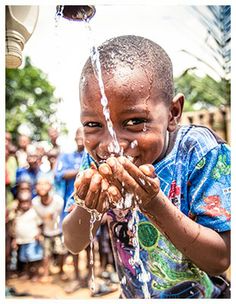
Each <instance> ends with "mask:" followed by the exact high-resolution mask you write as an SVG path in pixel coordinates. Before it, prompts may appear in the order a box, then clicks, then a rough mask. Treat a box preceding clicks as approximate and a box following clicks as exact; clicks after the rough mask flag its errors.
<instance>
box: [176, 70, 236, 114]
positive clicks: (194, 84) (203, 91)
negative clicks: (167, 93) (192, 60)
mask: <svg viewBox="0 0 236 304" xmlns="http://www.w3.org/2000/svg"><path fill="white" fill-rule="evenodd" d="M175 85H176V91H177V92H182V93H183V94H184V95H185V99H186V101H185V106H184V111H194V110H200V109H203V108H205V109H208V108H210V107H220V106H224V105H229V104H230V82H229V81H228V80H226V79H224V78H222V79H221V80H220V81H216V80H215V79H213V78H212V77H210V76H209V75H206V76H204V77H199V76H197V75H196V74H194V72H193V71H192V70H190V69H189V70H187V71H185V73H184V74H182V75H181V76H179V77H177V78H176V79H175Z"/></svg>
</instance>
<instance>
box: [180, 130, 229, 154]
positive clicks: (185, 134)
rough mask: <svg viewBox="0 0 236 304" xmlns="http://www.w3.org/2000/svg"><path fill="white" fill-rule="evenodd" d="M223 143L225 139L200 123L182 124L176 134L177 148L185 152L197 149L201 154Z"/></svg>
mask: <svg viewBox="0 0 236 304" xmlns="http://www.w3.org/2000/svg"><path fill="white" fill-rule="evenodd" d="M225 143H226V142H225V140H224V139H222V138H220V137H219V136H218V135H217V134H216V133H215V132H214V131H213V130H211V129H209V128H208V127H205V126H201V125H189V126H182V127H181V128H180V130H179V132H178V136H177V144H178V149H183V151H185V152H187V153H191V152H192V151H193V150H195V151H196V150H197V153H198V154H199V155H202V156H203V155H204V154H207V153H208V152H209V151H210V150H212V149H214V148H216V147H217V146H218V145H221V144H225Z"/></svg>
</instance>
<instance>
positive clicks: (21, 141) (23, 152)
mask: <svg viewBox="0 0 236 304" xmlns="http://www.w3.org/2000/svg"><path fill="white" fill-rule="evenodd" d="M30 143H31V139H30V137H29V136H27V135H24V134H20V135H19V136H18V139H17V146H18V148H17V151H16V158H17V163H18V167H19V168H26V167H28V165H29V164H28V161H27V156H28V153H27V147H28V146H29V145H30Z"/></svg>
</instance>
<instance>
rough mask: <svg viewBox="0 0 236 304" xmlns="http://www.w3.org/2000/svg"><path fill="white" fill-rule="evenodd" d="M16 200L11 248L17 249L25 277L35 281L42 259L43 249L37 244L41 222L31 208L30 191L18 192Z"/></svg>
mask: <svg viewBox="0 0 236 304" xmlns="http://www.w3.org/2000/svg"><path fill="white" fill-rule="evenodd" d="M17 199H18V202H19V203H18V208H17V211H16V216H15V219H14V236H15V237H14V239H13V240H12V247H13V248H14V249H17V247H18V255H19V256H18V258H19V261H20V262H21V263H23V265H24V269H23V270H24V271H25V272H26V275H27V277H29V278H30V279H32V280H36V279H37V276H38V267H39V262H40V261H42V259H43V248H42V246H41V243H40V242H39V239H40V236H41V227H40V226H41V224H42V221H41V219H40V217H39V216H38V215H37V213H36V212H35V210H34V209H33V208H32V195H31V192H30V191H26V190H25V191H19V192H18V194H17Z"/></svg>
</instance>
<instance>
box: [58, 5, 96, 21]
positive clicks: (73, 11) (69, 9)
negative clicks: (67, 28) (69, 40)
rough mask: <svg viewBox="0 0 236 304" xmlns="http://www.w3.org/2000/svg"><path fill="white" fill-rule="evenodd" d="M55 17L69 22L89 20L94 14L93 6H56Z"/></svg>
mask: <svg viewBox="0 0 236 304" xmlns="http://www.w3.org/2000/svg"><path fill="white" fill-rule="evenodd" d="M56 10H57V11H56V13H57V15H61V16H62V17H63V18H65V19H68V20H71V21H83V20H86V19H91V18H92V17H93V16H94V15H95V12H96V9H95V7H94V6H93V5H57V7H56Z"/></svg>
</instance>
